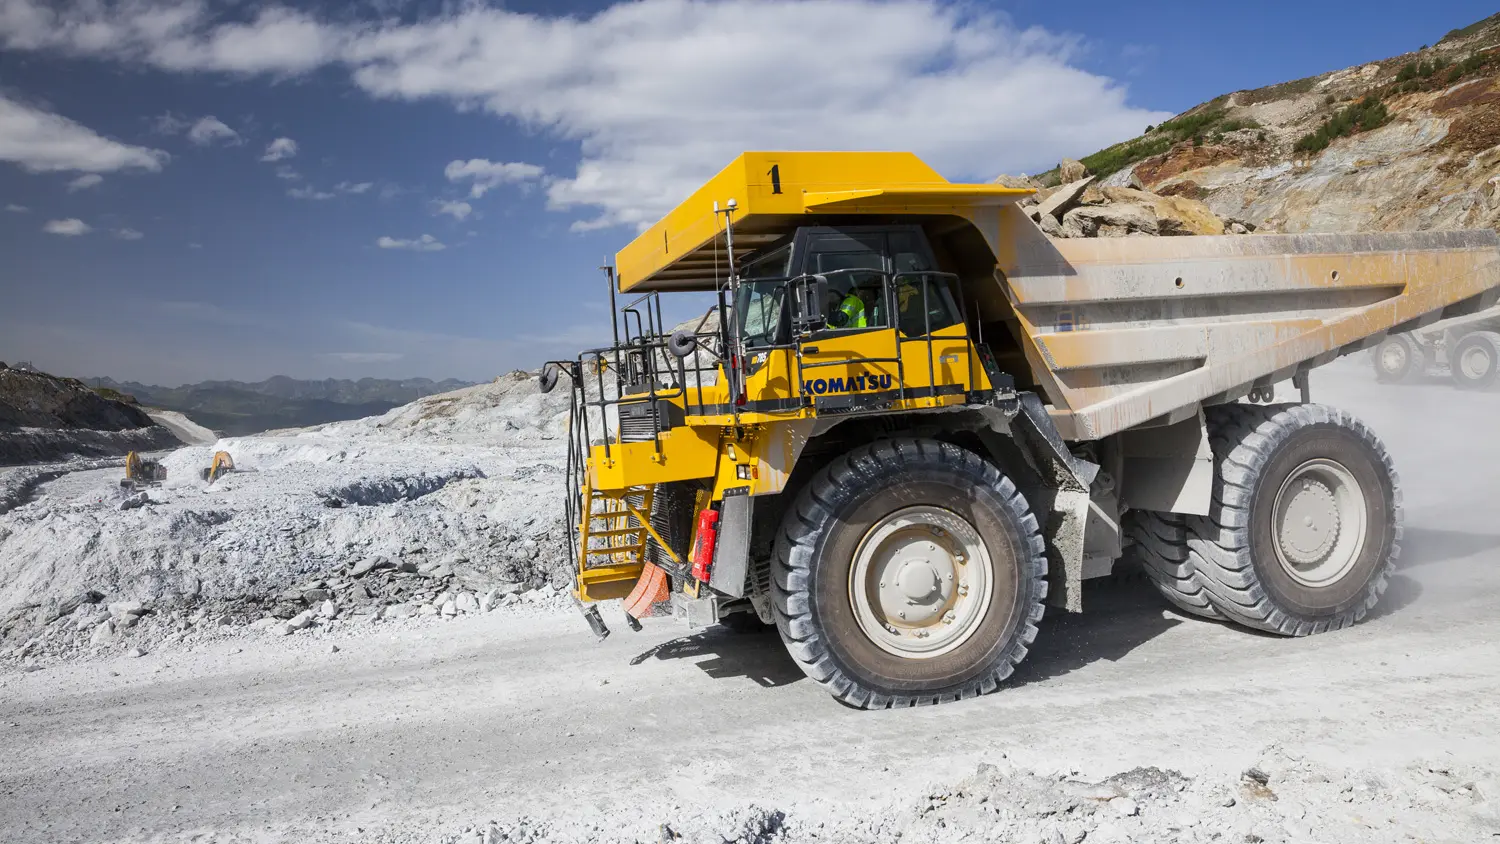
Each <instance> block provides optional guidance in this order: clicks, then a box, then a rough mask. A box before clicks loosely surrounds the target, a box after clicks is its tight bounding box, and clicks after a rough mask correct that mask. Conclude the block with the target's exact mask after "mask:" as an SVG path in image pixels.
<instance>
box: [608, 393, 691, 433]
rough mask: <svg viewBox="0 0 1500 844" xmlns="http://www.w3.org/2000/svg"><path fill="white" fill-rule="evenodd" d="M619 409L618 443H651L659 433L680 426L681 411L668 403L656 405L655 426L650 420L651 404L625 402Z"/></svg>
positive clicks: (661, 402)
mask: <svg viewBox="0 0 1500 844" xmlns="http://www.w3.org/2000/svg"><path fill="white" fill-rule="evenodd" d="M619 408H620V422H619V424H620V441H621V442H627V443H645V442H651V440H653V439H655V438H656V434H657V433H658V432H660V431H666V430H670V429H671V428H673V427H675V426H677V425H681V424H682V409H681V408H679V407H678V406H677V405H675V404H671V403H669V402H664V401H658V402H657V403H656V416H658V417H659V418H660V420H661V422H660V424H656V423H655V421H653V419H652V413H651V402H649V401H641V402H626V403H622V404H621V405H619Z"/></svg>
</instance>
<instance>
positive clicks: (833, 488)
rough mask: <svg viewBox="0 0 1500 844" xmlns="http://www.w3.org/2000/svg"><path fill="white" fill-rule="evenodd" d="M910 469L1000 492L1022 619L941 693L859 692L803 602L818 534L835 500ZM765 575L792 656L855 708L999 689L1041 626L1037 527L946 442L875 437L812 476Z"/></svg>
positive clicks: (1026, 510) (1014, 499) (996, 475)
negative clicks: (989, 658)
mask: <svg viewBox="0 0 1500 844" xmlns="http://www.w3.org/2000/svg"><path fill="white" fill-rule="evenodd" d="M915 466H925V467H931V466H951V467H953V468H955V469H958V470H961V471H963V472H966V473H972V474H976V475H978V476H980V477H982V478H983V482H984V483H987V484H988V485H989V486H990V487H991V488H992V489H993V490H994V491H995V492H996V493H998V494H999V497H1000V498H1001V500H1002V502H1003V504H1004V506H1005V507H1006V508H1007V509H1009V510H1010V511H1011V512H1012V514H1013V515H1014V516H1015V519H1014V520H1015V522H1016V523H1017V524H1018V525H1020V527H1021V530H1022V531H1023V532H1024V536H1023V537H1022V539H1023V545H1024V547H1025V548H1026V553H1025V554H1024V556H1023V558H1022V559H1020V560H1019V562H1020V564H1021V565H1023V566H1026V567H1027V568H1028V569H1029V570H1030V574H1031V577H1030V584H1031V594H1030V595H1028V596H1027V597H1026V603H1025V610H1024V612H1025V617H1024V620H1023V622H1022V623H1021V624H1020V625H1019V627H1018V628H1017V629H1016V634H1015V635H1014V637H1013V639H1012V641H1011V642H1009V643H1008V644H1007V646H1006V647H1005V649H1004V651H1003V653H1002V655H1001V656H1000V658H999V659H997V660H996V661H995V662H994V663H993V664H992V665H991V666H990V667H989V668H988V670H986V671H983V672H981V673H980V674H979V675H977V676H976V677H974V678H972V679H971V680H969V681H968V682H966V683H964V684H962V685H961V686H960V687H958V688H956V689H953V690H951V691H949V692H947V693H945V694H942V695H933V694H909V695H901V694H887V693H882V692H880V691H877V690H873V689H867V688H864V687H861V686H860V685H859V684H858V683H856V682H855V681H854V680H853V679H852V678H851V677H849V676H848V675H847V674H845V673H844V672H843V671H842V670H841V669H840V668H839V667H838V666H837V664H836V663H835V662H834V660H833V659H832V658H831V657H830V656H829V654H828V649H827V646H826V645H825V644H824V641H823V638H822V637H823V632H822V631H821V630H820V629H818V626H817V625H816V624H815V623H814V622H813V620H812V611H811V607H810V605H809V601H810V592H811V589H812V584H813V576H812V567H813V565H814V562H815V561H814V556H815V553H816V548H817V544H818V541H819V539H820V537H821V534H822V529H823V528H825V527H826V526H828V525H830V524H831V523H832V522H833V521H834V517H835V514H836V512H837V508H838V502H839V501H840V499H841V498H843V497H845V496H847V495H850V494H852V492H853V491H854V490H857V489H859V488H862V487H865V486H867V485H868V484H869V483H870V482H871V481H872V479H874V478H876V477H878V476H900V475H901V474H903V473H904V472H905V471H906V470H907V468H908V467H915ZM771 572H772V578H771V583H772V586H771V599H772V605H773V606H774V608H775V613H774V615H775V617H776V626H777V629H778V630H779V631H780V632H781V638H782V640H783V641H784V642H785V643H786V647H787V651H788V652H789V653H790V654H791V655H792V659H793V660H795V661H796V662H797V664H798V666H799V667H801V669H802V671H803V672H804V673H805V674H807V676H808V677H809V678H811V679H812V680H813V681H815V682H817V683H819V684H820V685H822V686H823V687H824V688H825V689H827V690H828V692H829V693H830V694H832V695H833V696H834V697H835V698H837V699H838V700H840V701H842V702H843V703H845V704H848V705H850V706H853V707H857V708H861V709H898V708H905V707H910V706H926V705H931V704H934V703H939V702H944V701H954V700H961V699H963V698H968V697H975V696H977V695H980V694H986V693H989V692H992V691H994V690H996V689H998V688H999V687H1000V684H1001V682H1003V681H1004V680H1005V679H1006V678H1008V677H1009V676H1010V675H1011V673H1012V672H1014V671H1015V667H1016V665H1018V664H1019V663H1020V662H1021V660H1022V659H1024V658H1025V656H1026V653H1027V650H1028V648H1029V646H1030V645H1031V643H1032V642H1033V641H1035V640H1036V634H1037V623H1038V622H1039V621H1041V618H1042V614H1043V611H1044V606H1043V602H1044V601H1045V599H1046V597H1047V579H1046V578H1047V559H1046V556H1045V547H1044V543H1043V539H1042V533H1041V528H1040V526H1039V524H1038V522H1037V519H1036V517H1035V516H1034V515H1033V514H1032V513H1031V508H1030V506H1029V505H1028V504H1027V502H1026V499H1025V497H1023V496H1022V495H1021V493H1020V491H1019V490H1018V489H1016V486H1015V484H1014V483H1013V482H1011V480H1010V479H1009V478H1008V477H1006V476H1005V475H1004V474H1003V473H1001V472H1000V470H999V469H997V468H996V467H995V466H994V465H992V464H990V463H988V462H986V461H984V460H982V459H980V457H979V456H978V455H976V454H974V453H973V452H971V451H968V450H966V449H963V448H960V447H958V446H956V445H952V444H950V443H943V442H939V441H937V440H925V439H915V438H898V439H890V440H880V441H877V442H874V443H871V444H868V445H864V446H861V447H859V448H856V449H855V450H853V451H852V452H850V453H849V454H847V455H844V456H843V457H840V458H838V459H836V460H834V461H833V462H832V463H830V464H829V465H828V466H826V467H824V468H823V469H822V470H821V471H819V472H818V474H817V475H816V476H814V477H813V478H812V479H811V480H810V481H809V482H808V483H807V485H806V486H804V487H803V489H802V490H801V492H800V493H798V495H797V497H796V500H795V501H794V502H793V504H792V506H791V507H790V508H788V511H787V514H786V516H785V517H784V518H783V521H782V524H781V528H780V529H779V530H778V533H777V537H776V543H775V554H774V555H773V557H772V561H771Z"/></svg>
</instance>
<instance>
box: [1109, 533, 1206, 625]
mask: <svg viewBox="0 0 1500 844" xmlns="http://www.w3.org/2000/svg"><path fill="white" fill-rule="evenodd" d="M1126 518H1127V520H1128V521H1127V523H1126V527H1125V530H1126V532H1127V534H1128V535H1129V536H1130V538H1131V540H1132V544H1131V546H1130V548H1131V551H1132V553H1133V556H1134V557H1135V559H1136V561H1137V562H1139V563H1140V565H1141V570H1142V571H1144V572H1145V574H1146V578H1147V579H1148V580H1150V581H1151V585H1153V586H1155V587H1156V591H1158V592H1160V593H1161V594H1162V597H1164V598H1166V599H1167V601H1168V602H1170V603H1171V604H1172V606H1174V607H1176V608H1178V609H1179V610H1182V611H1183V612H1185V613H1189V614H1190V615H1196V616H1201V617H1203V618H1212V619H1222V618H1223V617H1224V616H1223V614H1222V613H1220V612H1219V611H1218V610H1216V609H1214V606H1213V604H1211V603H1209V600H1208V594H1207V593H1206V592H1204V591H1203V587H1202V586H1201V585H1199V583H1198V581H1197V580H1196V579H1195V578H1194V577H1193V566H1192V563H1191V562H1189V560H1188V529H1187V517H1186V516H1183V515H1179V514H1177V513H1157V512H1153V511H1150V510H1132V511H1130V514H1129V515H1128V516H1127V517H1126Z"/></svg>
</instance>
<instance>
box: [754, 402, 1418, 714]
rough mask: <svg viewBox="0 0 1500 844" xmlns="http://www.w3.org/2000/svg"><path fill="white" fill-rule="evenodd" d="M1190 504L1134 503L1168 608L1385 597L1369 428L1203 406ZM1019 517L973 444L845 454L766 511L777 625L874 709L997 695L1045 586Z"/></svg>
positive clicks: (1298, 624) (1138, 544)
mask: <svg viewBox="0 0 1500 844" xmlns="http://www.w3.org/2000/svg"><path fill="white" fill-rule="evenodd" d="M1207 416H1208V423H1209V430H1210V438H1211V442H1212V445H1213V451H1214V457H1215V461H1216V471H1215V478H1214V490H1213V500H1212V505H1211V509H1210V513H1209V515H1207V516H1181V515H1174V514H1162V513H1149V512H1137V513H1133V514H1132V521H1131V522H1130V524H1129V527H1128V529H1129V532H1130V536H1131V538H1132V539H1133V540H1134V542H1133V546H1132V547H1133V548H1134V549H1135V553H1136V555H1137V557H1138V559H1139V560H1140V561H1141V562H1142V563H1143V564H1144V569H1145V571H1146V573H1147V575H1148V577H1149V578H1150V580H1151V581H1152V583H1153V584H1155V586H1156V587H1157V588H1158V590H1160V591H1161V593H1162V594H1163V595H1164V596H1165V597H1166V598H1167V599H1168V600H1169V601H1171V602H1172V603H1173V604H1174V605H1175V606H1177V607H1178V608H1179V609H1181V610H1183V611H1185V612H1188V613H1191V614H1194V615H1198V616H1202V617H1205V618H1211V619H1221V620H1229V621H1234V622H1237V623H1239V624H1242V625H1245V626H1248V627H1252V628H1255V629H1259V630H1264V631H1268V632H1272V633H1278V634H1282V635H1289V636H1305V635H1308V634H1311V633H1320V632H1323V631H1326V630H1333V629H1338V628H1342V627H1346V626H1348V625H1350V624H1353V623H1355V622H1356V621H1358V620H1359V619H1361V618H1363V617H1364V616H1365V615H1366V614H1367V613H1368V612H1369V611H1370V609H1371V608H1372V607H1374V605H1375V603H1376V602H1377V601H1378V600H1379V599H1380V596H1381V594H1382V593H1383V592H1384V591H1385V586H1386V582H1387V578H1388V576H1389V574H1390V571H1391V569H1392V567H1393V566H1394V563H1395V560H1396V556H1397V554H1398V551H1399V548H1398V542H1399V540H1400V536H1401V528H1400V517H1401V501H1400V494H1399V491H1398V488H1397V486H1396V476H1395V471H1394V469H1393V468H1392V466H1391V462H1390V458H1389V456H1388V455H1387V454H1386V451H1385V448H1384V447H1383V446H1382V445H1381V443H1380V441H1379V440H1378V439H1376V438H1375V436H1374V435H1373V434H1372V433H1371V432H1370V431H1369V429H1368V428H1366V427H1365V426H1364V425H1363V424H1362V423H1360V422H1359V421H1358V420H1356V419H1354V418H1353V417H1351V416H1349V415H1347V414H1344V413H1342V412H1340V411H1337V410H1333V409H1330V408H1324V407H1320V406H1317V405H1269V406H1256V405H1245V404H1235V405H1225V406H1220V407H1214V408H1209V409H1208V411H1207ZM1043 551H1044V546H1043V540H1042V533H1041V529H1040V526H1039V524H1038V521H1037V518H1036V516H1035V515H1034V514H1033V513H1032V512H1031V509H1030V507H1029V505H1028V504H1027V502H1026V500H1025V498H1024V497H1022V495H1021V494H1020V492H1019V491H1018V490H1017V489H1016V487H1015V484H1014V483H1013V482H1012V481H1011V480H1010V479H1009V478H1008V477H1006V476H1005V475H1004V474H1003V473H1002V472H1001V471H1000V470H999V469H997V468H996V467H995V466H994V465H992V464H991V463H989V462H988V461H985V460H983V459H981V458H980V457H979V456H978V455H976V454H974V453H972V452H970V451H967V450H965V449H963V448H960V447H958V446H956V445H952V444H949V443H943V442H938V441H935V440H928V439H892V440H885V441H880V442H876V443H873V444H870V445H866V446H863V447H860V448H857V449H855V450H854V451H852V452H850V453H849V454H847V455H844V456H842V457H840V458H838V459H836V460H835V461H833V462H832V463H831V464H830V465H828V466H827V467H825V468H824V469H823V470H822V471H820V472H819V473H818V474H817V475H816V476H814V478H812V479H811V480H810V481H809V482H808V484H807V485H806V486H804V487H803V489H802V490H801V492H800V493H799V494H798V495H797V497H796V499H795V500H794V502H793V504H792V506H791V507H790V509H789V510H788V512H787V515H786V517H785V519H784V520H783V522H782V525H781V529H780V531H779V533H778V535H777V538H776V543H775V555H774V558H773V560H772V562H771V566H772V570H771V573H772V579H771V589H770V591H771V598H772V603H773V606H774V615H775V617H776V624H777V628H778V630H779V631H780V633H781V637H782V640H783V641H784V642H785V643H786V646H787V649H788V650H789V651H790V652H791V654H792V657H793V658H794V659H795V660H796V661H797V663H798V665H799V666H800V667H801V668H802V670H803V671H804V672H805V673H806V674H807V675H808V676H809V677H811V678H812V679H814V680H816V681H817V682H819V683H821V684H822V685H823V686H825V687H826V688H827V689H828V691H829V692H830V693H831V694H833V696H834V697H836V698H838V699H839V700H841V701H843V702H845V703H847V704H849V705H851V706H856V707H860V708H869V709H881V708H888V707H901V706H912V705H917V704H926V703H938V702H942V701H948V700H957V699H962V698H968V697H973V696H977V695H980V694H984V693H987V692H991V691H994V690H995V689H996V688H998V687H999V685H1000V683H1001V682H1002V681H1004V680H1005V679H1006V678H1007V677H1009V676H1010V675H1011V673H1012V672H1013V671H1014V670H1015V667H1016V665H1017V664H1018V663H1019V662H1020V661H1021V660H1022V659H1023V658H1024V657H1025V656H1026V652H1027V649H1028V648H1029V647H1030V645H1031V643H1032V642H1033V641H1034V640H1035V638H1036V634H1037V622H1039V621H1040V620H1041V617H1042V612H1043V601H1044V599H1045V598H1046V595H1047V581H1046V572H1047V562H1046V558H1045V556H1044V553H1043Z"/></svg>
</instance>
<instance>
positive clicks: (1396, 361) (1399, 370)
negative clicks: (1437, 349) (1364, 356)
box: [1375, 334, 1426, 384]
mask: <svg viewBox="0 0 1500 844" xmlns="http://www.w3.org/2000/svg"><path fill="white" fill-rule="evenodd" d="M1425 361H1426V356H1425V353H1424V352H1423V351H1422V349H1421V347H1419V346H1418V345H1417V343H1416V341H1415V340H1413V339H1411V337H1410V336H1408V335H1406V334H1397V335H1395V336H1393V337H1387V338H1385V340H1384V341H1382V342H1381V344H1380V345H1379V346H1376V347H1375V380H1377V381H1380V382H1382V383H1385V384H1396V383H1400V382H1402V381H1411V380H1414V379H1415V378H1416V376H1417V375H1418V374H1419V373H1420V372H1421V371H1422V370H1423V368H1424V367H1425Z"/></svg>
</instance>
